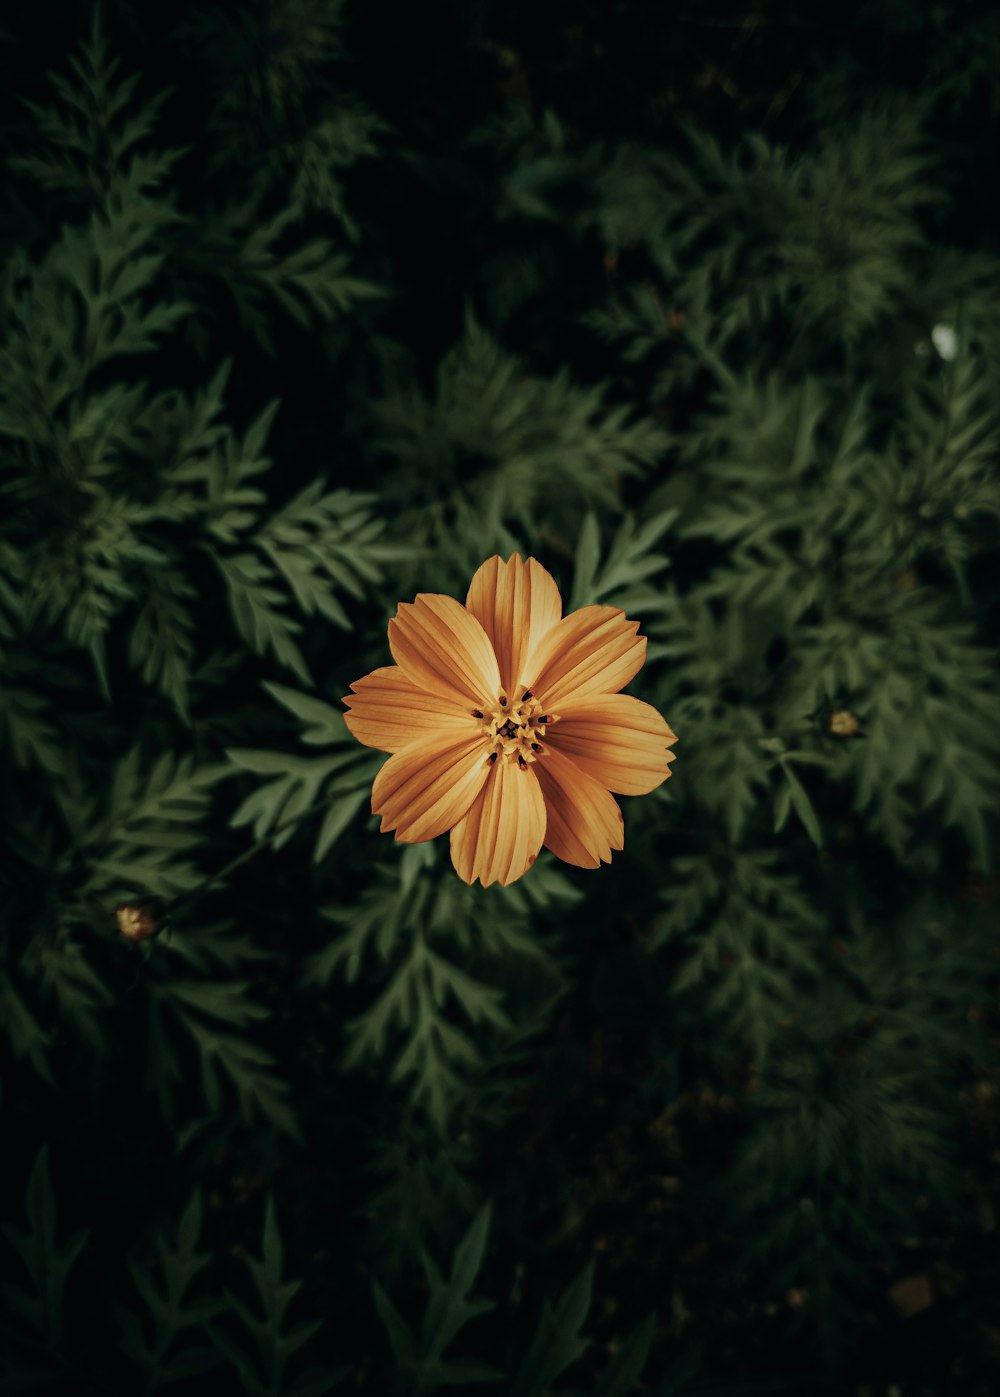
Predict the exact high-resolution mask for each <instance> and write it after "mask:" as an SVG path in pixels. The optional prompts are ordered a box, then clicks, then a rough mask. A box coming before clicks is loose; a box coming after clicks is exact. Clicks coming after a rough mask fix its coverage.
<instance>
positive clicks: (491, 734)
mask: <svg viewBox="0 0 1000 1397" xmlns="http://www.w3.org/2000/svg"><path fill="white" fill-rule="evenodd" d="M472 716H473V717H474V718H480V719H481V720H482V731H483V736H484V737H485V738H486V741H487V743H488V746H489V754H490V755H489V760H490V761H491V762H495V761H496V759H497V757H503V758H504V760H505V761H508V762H511V761H516V762H517V764H518V766H519V767H521V768H522V769H523V768H525V767H526V766H527V765H528V764H529V762H533V761H536V760H537V759H538V757H540V756H544V755H545V748H544V747H543V746H542V744H541V743H540V742H539V740H538V739H539V738H541V737H544V736H545V731H546V728H547V727H548V726H549V725H551V724H552V723H555V722H557V721H558V714H556V713H543V712H542V705H541V704H540V703H539V702H538V700H537V699H536V698H535V697H534V695H533V694H531V693H530V692H525V694H524V697H523V698H522V699H521V702H520V703H512V702H511V700H510V699H509V698H508V696H507V695H506V694H498V695H497V697H496V698H495V699H494V700H493V701H492V702H491V703H484V704H483V706H482V708H476V709H474V710H473V713H472Z"/></svg>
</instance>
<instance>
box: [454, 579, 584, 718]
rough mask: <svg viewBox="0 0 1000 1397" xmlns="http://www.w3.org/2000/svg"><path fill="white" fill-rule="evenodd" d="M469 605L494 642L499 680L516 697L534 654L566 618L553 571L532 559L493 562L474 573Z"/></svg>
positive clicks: (466, 601) (467, 602) (468, 597)
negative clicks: (561, 620) (545, 638)
mask: <svg viewBox="0 0 1000 1397" xmlns="http://www.w3.org/2000/svg"><path fill="white" fill-rule="evenodd" d="M465 605H466V606H467V607H468V609H469V610H470V611H471V612H472V614H473V616H475V618H476V620H477V621H478V622H479V623H480V625H481V626H482V628H483V630H484V631H485V632H486V634H487V635H488V636H489V638H490V640H491V641H492V643H493V649H494V650H495V651H496V655H497V660H498V662H499V665H500V681H501V683H502V684H503V685H504V687H505V689H506V691H507V693H508V694H510V695H513V694H514V690H515V688H516V687H517V684H518V681H519V680H520V679H521V677H522V673H523V672H524V671H525V670H526V668H527V667H528V666H529V665H530V664H531V663H532V655H533V652H534V651H535V650H536V649H537V647H538V644H539V642H540V641H541V640H542V639H543V637H544V636H545V635H546V634H547V633H548V632H549V631H550V630H551V629H552V627H553V626H554V625H555V624H556V622H557V621H558V620H559V618H560V616H561V615H562V599H561V597H560V596H559V588H558V587H557V586H556V584H555V582H554V580H553V578H552V576H551V574H550V573H548V572H546V570H545V569H544V568H543V567H542V565H541V563H536V562H535V560H534V558H529V559H528V561H527V562H526V563H525V562H522V561H521V555H520V553H514V554H513V555H512V556H511V558H510V560H509V562H506V563H505V562H504V561H503V560H502V559H501V558H500V557H499V556H497V557H493V558H489V559H487V561H486V562H485V563H483V565H482V567H480V568H479V570H478V571H477V572H476V575H475V577H474V578H473V579H472V583H471V585H470V587H469V595H468V596H467V597H466V599H465Z"/></svg>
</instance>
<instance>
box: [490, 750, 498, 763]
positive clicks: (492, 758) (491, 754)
mask: <svg viewBox="0 0 1000 1397" xmlns="http://www.w3.org/2000/svg"><path fill="white" fill-rule="evenodd" d="M496 759H497V754H496V752H491V753H490V761H491V762H495V761H496Z"/></svg>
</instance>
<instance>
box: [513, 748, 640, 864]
mask: <svg viewBox="0 0 1000 1397" xmlns="http://www.w3.org/2000/svg"><path fill="white" fill-rule="evenodd" d="M535 770H536V771H537V772H538V784H539V785H540V786H541V788H542V795H543V796H544V797H545V808H546V811H547V812H548V820H547V823H546V827H545V847H546V849H551V850H552V852H553V853H554V854H555V856H556V858H559V859H562V860H563V861H564V862H565V863H572V864H576V866H577V867H578V868H597V867H598V865H599V864H602V863H610V862H611V852H612V850H613V849H622V848H624V847H625V831H624V824H623V821H622V812H621V811H620V810H619V809H618V802H617V801H616V800H615V799H614V797H613V796H611V795H609V794H608V792H607V791H606V790H605V788H604V787H603V786H602V785H601V784H600V782H599V781H595V780H594V778H593V776H588V775H587V773H586V772H585V771H581V770H580V768H579V767H578V766H577V765H576V763H575V762H574V761H573V760H572V759H571V758H570V757H564V756H563V755H562V753H561V752H559V751H557V750H556V749H555V748H554V747H550V748H549V751H548V753H547V755H546V759H545V761H543V762H538V763H536V766H535Z"/></svg>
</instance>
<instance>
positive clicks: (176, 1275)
mask: <svg viewBox="0 0 1000 1397" xmlns="http://www.w3.org/2000/svg"><path fill="white" fill-rule="evenodd" d="M201 1232H202V1201H201V1195H200V1193H198V1192H195V1193H194V1194H192V1196H191V1201H190V1202H189V1203H188V1205H187V1207H186V1208H185V1209H184V1212H183V1213H182V1214H181V1217H180V1221H179V1223H178V1225H177V1236H176V1243H174V1242H172V1241H171V1240H170V1238H168V1237H166V1236H164V1235H163V1234H162V1233H160V1234H158V1235H157V1237H156V1239H155V1247H156V1271H155V1273H154V1272H151V1271H150V1270H149V1269H148V1268H147V1267H145V1266H142V1265H141V1264H140V1263H139V1262H138V1261H135V1260H130V1261H129V1272H130V1274H131V1277H132V1283H133V1285H134V1286H135V1289H136V1292H137V1294H138V1296H139V1298H140V1299H141V1301H142V1303H143V1306H144V1313H143V1314H142V1315H141V1316H140V1315H139V1314H136V1312H135V1311H134V1310H131V1309H127V1308H125V1307H124V1306H121V1305H120V1306H119V1307H118V1312H117V1317H118V1327H119V1331H120V1335H121V1337H120V1344H121V1349H122V1352H123V1353H125V1354H126V1355H127V1356H128V1357H129V1358H131V1359H132V1360H133V1362H135V1363H136V1364H137V1365H138V1366H139V1368H140V1369H141V1370H142V1374H143V1376H144V1378H145V1380H146V1384H145V1388H144V1389H143V1390H144V1392H145V1393H147V1394H150V1393H153V1392H156V1391H158V1390H159V1389H160V1388H163V1387H166V1386H168V1385H169V1384H170V1383H176V1382H181V1381H183V1380H184V1379H185V1378H188V1377H193V1376H195V1375H196V1374H199V1373H203V1372H204V1371H205V1369H206V1367H207V1366H210V1365H211V1361H212V1357H213V1354H212V1351H211V1349H209V1348H207V1347H206V1346H205V1345H204V1344H201V1343H198V1342H197V1341H196V1340H197V1334H198V1332H199V1331H201V1330H202V1329H203V1327H204V1325H205V1322H206V1320H209V1319H211V1318H212V1317H213V1316H214V1315H216V1314H217V1313H218V1311H219V1309H220V1308H221V1306H220V1303H219V1301H217V1300H209V1299H207V1298H202V1299H197V1298H195V1297H194V1296H193V1295H191V1294H190V1292H191V1290H192V1288H195V1289H197V1288H198V1287H197V1278H198V1276H199V1275H200V1274H201V1272H203V1271H204V1270H205V1267H206V1266H207V1265H208V1262H209V1253H208V1252H207V1251H199V1250H198V1241H199V1238H200V1236H201ZM158 1277H159V1279H158ZM191 1330H194V1331H195V1333H194V1334H191V1333H190V1332H189V1331H191ZM192 1340H195V1342H192Z"/></svg>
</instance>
